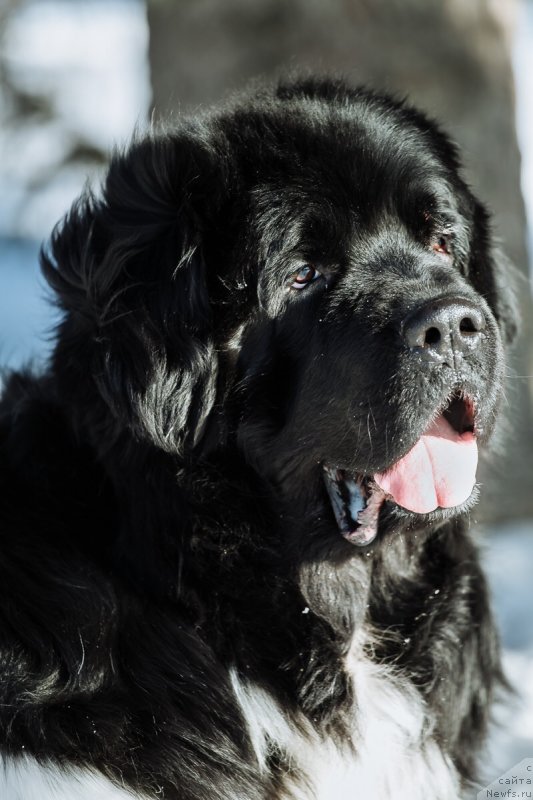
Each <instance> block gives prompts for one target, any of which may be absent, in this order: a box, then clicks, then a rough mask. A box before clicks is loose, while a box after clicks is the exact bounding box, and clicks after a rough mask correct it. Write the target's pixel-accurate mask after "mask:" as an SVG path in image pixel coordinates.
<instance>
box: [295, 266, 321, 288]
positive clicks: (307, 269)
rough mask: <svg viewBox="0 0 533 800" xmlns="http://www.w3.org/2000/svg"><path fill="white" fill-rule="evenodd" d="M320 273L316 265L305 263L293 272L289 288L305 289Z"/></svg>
mask: <svg viewBox="0 0 533 800" xmlns="http://www.w3.org/2000/svg"><path fill="white" fill-rule="evenodd" d="M321 275H322V273H321V272H319V271H318V270H317V269H316V267H313V266H311V264H306V265H305V266H304V267H302V268H301V270H299V272H295V273H294V275H293V276H292V278H291V289H305V287H306V286H308V285H309V284H310V283H313V281H316V280H317V279H318V278H320V277H321Z"/></svg>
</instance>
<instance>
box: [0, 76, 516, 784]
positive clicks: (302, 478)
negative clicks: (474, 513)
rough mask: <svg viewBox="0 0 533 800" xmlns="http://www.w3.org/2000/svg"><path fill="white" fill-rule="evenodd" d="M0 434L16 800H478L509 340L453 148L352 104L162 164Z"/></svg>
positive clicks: (487, 240)
mask: <svg viewBox="0 0 533 800" xmlns="http://www.w3.org/2000/svg"><path fill="white" fill-rule="evenodd" d="M42 267H43V271H44V275H45V276H46V279H47V280H48V282H49V284H50V286H51V287H52V289H53V291H54V292H55V296H56V299H57V303H58V304H59V306H60V308H61V309H62V318H61V322H60V324H59V327H58V331H57V340H56V344H55V348H54V351H53V355H52V357H51V359H50V363H49V365H48V367H47V369H46V370H45V371H44V372H43V373H42V374H40V375H35V374H30V372H19V373H15V374H12V375H10V376H7V377H6V379H5V382H4V392H3V398H2V401H1V406H0V497H1V507H0V508H1V511H0V531H1V543H2V544H1V558H0V592H1V603H0V614H1V620H0V687H1V697H0V730H1V747H2V762H3V765H2V769H1V770H0V797H2V798H3V800H104V799H105V800H111V799H113V800H118V799H119V798H121V799H122V800H126V799H127V798H139V799H141V798H142V799H144V800H147V799H148V798H151V800H161V799H162V798H166V800H281V798H284V799H286V800H289V799H291V800H296V799H298V800H309V799H310V798H315V800H338V798H343V797H344V798H354V800H355V798H358V799H359V798H361V800H362V799H363V798H364V799H365V800H385V798H395V799H397V800H399V799H400V798H402V800H403V799H407V798H409V800H422V799H423V800H456V799H457V798H458V797H460V796H461V795H462V794H463V793H464V792H465V791H466V790H467V787H468V786H469V785H470V781H471V780H472V779H473V778H474V777H475V774H476V755H477V753H478V750H479V748H480V746H481V745H482V743H483V740H484V735H485V732H486V729H487V721H488V717H489V711H490V703H491V698H492V696H493V694H494V691H495V688H497V686H498V683H499V682H500V681H501V680H502V678H501V671H500V662H499V654H498V642H497V636H496V633H495V630H494V625H493V621H492V617H491V612H490V607H489V601H488V596H487V586H486V582H485V579H484V577H483V573H482V571H481V569H480V565H479V559H478V555H477V552H476V547H475V545H474V543H473V542H472V539H471V536H470V534H469V532H468V525H467V517H468V512H469V511H470V510H471V509H472V507H473V505H474V504H475V502H476V500H477V498H478V487H477V486H476V466H477V457H478V448H479V449H483V448H485V447H486V446H487V443H488V442H489V440H490V439H491V434H492V432H493V428H494V424H495V420H496V417H497V414H498V407H499V404H500V400H501V395H502V375H503V373H504V347H505V346H506V345H507V344H508V343H509V342H510V341H511V340H512V339H513V337H514V335H515V329H516V312H515V310H514V305H513V301H512V298H511V297H510V296H509V292H508V286H507V285H508V283H509V280H510V277H509V267H508V265H507V264H506V261H505V260H504V258H503V257H502V256H501V254H499V253H498V252H496V251H495V250H494V247H493V244H492V242H491V235H490V230H489V223H488V215H487V212H486V210H485V209H484V207H483V206H482V205H481V204H480V203H479V202H478V200H477V199H476V198H475V197H474V196H473V195H472V193H471V191H470V190H469V188H468V186H467V185H466V184H465V182H464V180H463V179H462V177H461V175H460V172H459V163H458V157H457V153H456V151H455V148H454V147H453V145H452V144H450V142H449V140H448V139H447V138H446V136H445V135H443V133H442V132H441V131H440V130H439V128H438V127H436V126H435V125H434V124H433V123H432V122H430V121H429V120H428V119H427V118H426V117H425V116H424V115H423V114H421V113H419V112H418V111H416V110H414V109H413V108H411V107H409V106H408V105H406V104H405V103H402V102H397V101H396V100H394V99H391V98H388V97H385V96H381V95H379V94H375V93H373V92H369V91H366V90H364V89H353V88H350V87H348V86H347V85H345V84H344V83H342V82H340V81H336V80H329V79H327V80H314V79H304V80H297V81H286V82H282V83H280V84H279V85H278V86H276V88H274V89H264V90H260V91H258V92H255V93H253V94H251V95H248V96H246V97H244V98H243V97H241V98H238V99H236V100H233V101H231V102H230V103H229V104H228V105H226V106H224V107H223V108H221V109H216V110H214V111H211V112H209V113H203V114H200V115H198V116H196V117H193V118H191V119H184V120H182V121H180V122H179V123H178V124H177V125H176V126H175V127H172V128H169V129H165V130H164V131H159V132H155V133H152V134H148V135H146V136H144V137H138V138H137V139H135V140H134V141H133V143H132V144H131V146H130V147H129V148H128V149H127V150H126V151H125V152H121V153H118V154H116V155H115V156H114V157H113V159H112V161H111V164H110V166H109V169H108V172H107V176H106V179H105V182H104V185H103V188H102V191H101V193H100V194H93V193H90V192H86V193H85V194H84V195H83V196H82V197H81V199H80V200H79V201H78V202H77V203H76V204H75V205H74V207H73V208H72V210H71V211H70V213H69V214H68V216H67V217H66V218H65V220H64V221H63V222H62V223H61V224H60V225H59V226H58V228H57V229H56V230H55V232H54V234H53V235H52V238H51V241H50V243H49V245H48V246H47V247H45V249H44V250H43V254H42Z"/></svg>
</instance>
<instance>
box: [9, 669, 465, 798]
mask: <svg viewBox="0 0 533 800" xmlns="http://www.w3.org/2000/svg"><path fill="white" fill-rule="evenodd" d="M347 668H348V670H349V672H350V674H351V676H352V680H353V683H354V691H355V696H356V713H355V714H354V717H355V721H356V724H355V725H354V733H353V743H354V749H351V748H350V747H346V748H345V749H339V748H338V747H336V746H335V745H334V744H333V742H331V741H322V740H320V739H319V738H318V737H317V735H316V734H315V733H314V732H312V731H311V729H310V728H309V726H307V733H306V734H304V733H302V731H301V728H300V729H297V728H296V726H295V725H294V724H293V723H291V721H290V720H289V719H288V717H286V716H285V714H284V713H283V712H282V710H281V709H280V707H279V706H278V705H277V703H276V701H275V700H274V699H273V698H272V696H271V695H269V694H268V693H267V692H266V691H265V690H264V689H262V688H260V687H258V686H255V685H253V684H249V683H246V682H244V681H243V680H241V679H240V678H239V676H238V675H237V673H236V672H235V671H232V673H231V680H232V685H233V689H234V692H235V696H236V698H237V701H238V703H239V705H240V707H241V710H242V713H243V715H244V718H245V720H246V724H247V726H248V732H249V735H250V739H251V742H252V746H253V750H254V752H255V756H256V758H257V764H258V770H260V771H266V770H267V769H268V767H267V760H268V755H269V753H270V752H272V749H276V748H277V749H279V751H280V752H282V753H284V754H285V756H286V757H288V759H289V761H290V763H291V764H292V765H294V766H295V767H297V768H298V771H299V773H300V774H301V775H302V776H303V777H304V778H305V780H297V779H294V778H292V777H290V776H287V780H286V786H285V800H339V798H343V800H352V798H353V800H392V799H393V798H394V800H458V798H459V796H460V793H459V788H458V781H457V775H456V772H455V770H454V768H453V765H452V764H451V763H450V762H449V760H448V759H447V758H446V757H445V756H444V755H443V753H442V752H441V750H440V749H439V747H438V746H437V744H436V743H435V741H434V739H433V738H432V736H431V720H430V719H429V718H428V716H427V713H426V710H425V708H424V706H423V703H422V701H421V699H420V696H419V695H418V693H417V692H416V690H414V689H413V688H412V687H411V686H410V685H409V684H407V683H405V684H404V683H401V682H399V681H398V680H397V679H394V678H393V677H392V676H391V675H390V674H389V673H388V672H387V671H386V670H384V669H383V668H382V667H378V666H376V665H375V664H372V663H371V662H369V661H368V660H362V659H359V660H358V659H357V658H354V657H353V655H351V656H350V657H349V658H348V661H347ZM303 727H304V729H305V727H306V726H305V725H304V726H303ZM0 798H1V799H2V800H74V798H75V800H133V795H132V794H130V793H129V792H128V791H126V790H123V789H120V788H118V787H116V786H114V785H113V784H112V783H110V782H109V781H108V780H106V779H105V778H104V777H103V776H101V775H98V774H96V773H92V772H89V771H87V770H74V769H73V770H68V771H62V770H59V769H58V768H56V767H53V766H43V765H40V764H38V763H37V762H36V761H35V760H34V759H30V758H25V757H23V758H20V759H12V758H9V759H6V760H5V761H4V763H3V765H2V764H0ZM139 800H140V798H139Z"/></svg>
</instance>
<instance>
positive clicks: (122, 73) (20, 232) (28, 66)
mask: <svg viewBox="0 0 533 800" xmlns="http://www.w3.org/2000/svg"><path fill="white" fill-rule="evenodd" d="M299 69H300V70H302V69H305V70H312V71H315V72H321V71H336V72H341V73H342V74H344V75H345V76H347V77H348V78H349V79H350V81H352V82H353V83H366V84H369V85H371V86H373V87H375V88H378V89H386V90H388V91H392V92H394V93H396V94H397V95H400V96H408V97H409V98H410V99H411V100H412V101H413V102H414V103H416V104H418V105H419V106H421V107H422V108H423V109H425V110H426V111H427V112H428V113H429V114H430V115H432V116H434V117H436V118H437V119H439V120H440V122H441V124H442V126H443V127H444V128H445V129H446V130H447V131H448V132H449V134H450V135H451V136H452V138H453V139H454V140H455V141H457V142H458V143H459V145H460V146H461V149H462V152H463V156H464V162H465V165H466V166H465V174H466V177H467V180H468V181H469V182H470V184H471V185H472V186H473V187H474V189H475V190H476V191H477V192H478V194H479V195H480V197H481V198H483V200H485V201H486V202H487V204H488V206H489V208H490V209H491V210H492V212H493V215H494V230H495V233H496V236H497V238H498V239H499V240H500V242H501V243H502V246H503V248H504V250H505V251H506V253H507V254H508V255H509V256H510V258H511V259H512V261H513V262H514V264H515V265H516V267H517V272H518V279H517V293H518V296H519V299H520V303H521V306H522V319H523V326H522V327H523V333H522V338H521V341H520V343H519V344H518V346H517V347H516V348H515V351H514V353H513V355H512V358H511V360H510V363H509V377H508V390H507V397H506V403H507V411H508V413H507V416H508V419H509V423H508V426H507V430H506V433H505V437H504V438H505V447H504V448H503V450H502V452H501V453H499V454H498V455H497V456H496V458H494V457H493V459H492V463H491V465H490V469H489V468H488V467H484V468H483V472H482V475H481V481H482V483H483V484H484V491H483V495H484V501H483V503H482V504H481V506H480V507H479V509H478V512H477V513H476V515H475V516H476V518H475V519H474V523H479V528H480V533H479V539H480V544H481V546H482V548H483V551H484V553H485V560H486V565H487V569H488V572H489V576H490V580H491V584H492V588H493V594H494V601H495V606H496V612H497V614H498V616H499V619H500V622H501V627H502V636H503V645H504V651H505V662H506V667H507V671H508V674H509V677H510V678H511V681H512V682H513V683H514V685H515V687H516V689H517V695H516V697H515V698H514V700H513V702H512V703H509V702H506V704H505V705H502V706H501V708H499V709H498V712H497V716H498V725H497V726H495V729H494V735H493V737H492V741H491V746H490V751H489V753H488V755H487V759H486V770H485V771H486V776H487V780H489V779H492V778H494V777H495V776H496V775H498V774H500V773H501V772H503V771H504V770H506V769H508V768H509V767H510V766H512V765H513V764H515V763H516V762H518V761H520V760H521V759H522V758H526V757H531V756H533V535H532V534H533V402H532V398H533V391H532V387H533V380H532V378H531V376H532V375H533V313H532V294H531V281H530V264H531V253H532V252H533V247H532V246H531V245H532V244H533V235H532V231H533V0H224V2H222V0H218V1H217V0H0V363H1V364H2V365H4V366H8V367H16V366H19V365H21V364H25V363H28V362H30V363H33V364H34V365H35V367H36V368H39V365H40V364H41V363H43V362H44V360H45V359H46V356H47V353H48V352H49V350H50V347H51V345H52V331H53V324H54V318H55V314H56V313H57V312H55V311H54V309H53V307H52V305H51V304H50V302H49V297H48V296H47V291H46V288H45V286H44V283H43V282H42V280H41V278H40V275H39V268H38V249H39V245H40V243H41V241H42V240H43V239H44V238H46V237H47V235H48V234H49V233H50V230H51V228H52V226H53V225H54V223H55V222H56V221H57V220H58V219H59V218H60V217H61V216H62V215H63V214H64V212H65V211H66V210H67V209H68V207H69V205H70V203H71V202H72V200H73V199H74V198H75V197H76V195H77V194H79V192H80V191H81V189H82V188H83V186H84V184H85V182H86V181H87V180H90V181H91V182H92V183H97V182H98V180H99V177H100V176H101V174H102V170H103V169H104V167H105V163H106V161H107V159H108V156H109V152H110V150H111V148H112V147H113V146H114V145H116V144H118V145H121V144H124V143H125V142H127V140H128V138H129V136H130V134H131V132H132V130H133V129H134V128H135V127H137V128H140V129H142V128H144V127H145V126H147V125H148V124H149V122H150V119H151V118H153V117H156V118H159V117H168V116H169V115H170V116H173V117H177V116H179V115H180V114H183V113H188V112H191V111H193V112H194V110H195V109H198V108H199V107H202V106H204V105H206V104H209V103H211V102H218V101H220V100H221V99H223V97H224V96H225V95H227V94H228V92H231V91H233V90H236V89H239V88H241V87H242V86H243V85H245V84H246V83H247V82H248V81H250V80H252V79H256V78H258V77H260V78H266V79H271V78H273V77H275V76H276V75H277V74H279V73H280V72H281V71H287V70H299ZM528 220H529V223H530V224H529V227H528ZM457 677H458V680H460V679H461V676H457Z"/></svg>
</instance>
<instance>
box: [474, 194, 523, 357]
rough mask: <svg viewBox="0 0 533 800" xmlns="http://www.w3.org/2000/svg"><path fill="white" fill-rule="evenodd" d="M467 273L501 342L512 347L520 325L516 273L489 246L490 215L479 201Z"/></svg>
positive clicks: (475, 209)
mask: <svg viewBox="0 0 533 800" xmlns="http://www.w3.org/2000/svg"><path fill="white" fill-rule="evenodd" d="M469 272H470V277H471V280H472V283H473V284H474V286H475V287H476V289H477V290H478V292H480V294H481V295H483V297H484V298H485V299H486V300H487V302H488V304H489V305H490V307H491V309H492V311H493V313H494V316H495V317H496V320H497V321H498V324H499V326H500V330H501V333H502V336H503V339H504V341H505V342H506V343H507V344H512V343H513V342H514V340H515V339H516V336H517V334H518V328H519V323H520V311H519V306H518V300H517V296H516V287H517V279H518V277H519V273H518V270H517V269H516V267H515V266H514V265H513V264H512V263H511V261H510V260H509V259H508V258H507V256H506V255H505V254H504V253H503V251H502V250H501V249H500V248H499V247H498V246H497V245H494V243H493V242H492V236H491V231H490V218H489V214H488V212H487V210H486V209H485V207H484V206H482V205H481V203H479V202H478V201H475V204H474V240H473V247H472V251H471V256H470V269H469Z"/></svg>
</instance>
